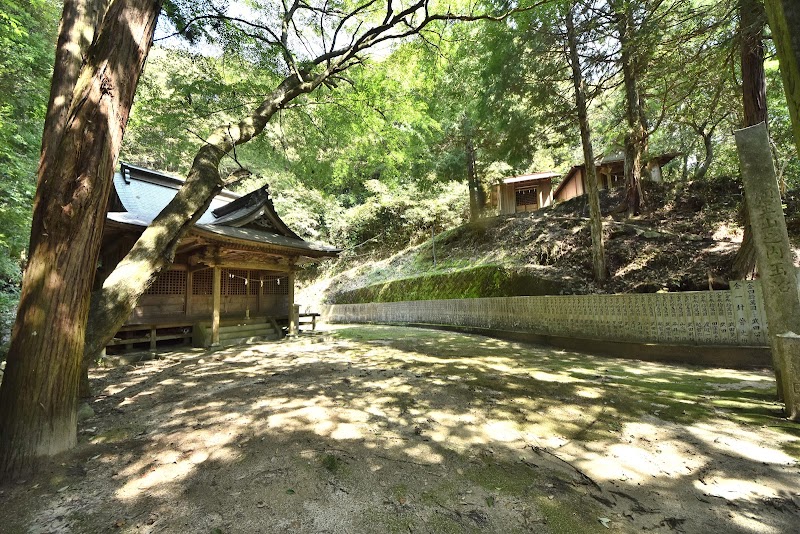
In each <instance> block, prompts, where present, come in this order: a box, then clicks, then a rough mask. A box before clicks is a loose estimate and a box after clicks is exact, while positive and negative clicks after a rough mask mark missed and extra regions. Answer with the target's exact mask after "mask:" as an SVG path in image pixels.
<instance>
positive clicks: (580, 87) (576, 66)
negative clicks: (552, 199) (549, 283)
mask: <svg viewBox="0 0 800 534" xmlns="http://www.w3.org/2000/svg"><path fill="white" fill-rule="evenodd" d="M575 7H577V4H576V5H575V6H569V7H568V8H567V13H566V27H567V47H568V49H569V59H570V64H571V66H572V84H573V86H574V87H575V107H576V108H577V112H578V125H579V126H580V130H581V144H582V145H583V163H584V166H585V168H586V185H587V187H588V191H587V193H588V195H589V229H590V231H591V235H592V268H593V271H594V279H595V281H596V282H597V283H598V284H602V283H604V282H605V281H606V278H607V276H608V267H607V266H606V254H605V247H604V245H603V220H602V214H601V213H600V195H599V192H598V190H597V169H596V167H595V164H594V150H593V149H592V133H591V128H590V127H589V116H588V110H587V106H586V88H585V84H584V80H583V73H582V71H581V64H580V57H579V56H578V39H577V36H576V31H575V22H574V20H573V16H572V12H573V9H574V8H575Z"/></svg>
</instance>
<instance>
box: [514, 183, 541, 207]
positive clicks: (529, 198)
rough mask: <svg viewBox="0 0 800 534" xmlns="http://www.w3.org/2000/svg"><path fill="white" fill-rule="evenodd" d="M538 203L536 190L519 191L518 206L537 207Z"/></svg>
mask: <svg viewBox="0 0 800 534" xmlns="http://www.w3.org/2000/svg"><path fill="white" fill-rule="evenodd" d="M537 203H538V199H537V195H536V188H535V187H533V188H529V189H517V206H535V205H536V204H537Z"/></svg>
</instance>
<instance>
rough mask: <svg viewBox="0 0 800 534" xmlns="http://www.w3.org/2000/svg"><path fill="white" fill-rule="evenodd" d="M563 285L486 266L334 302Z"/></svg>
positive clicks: (548, 291)
mask: <svg viewBox="0 0 800 534" xmlns="http://www.w3.org/2000/svg"><path fill="white" fill-rule="evenodd" d="M562 290H563V285H562V284H561V283H559V282H557V281H553V280H547V279H544V278H541V277H539V276H536V275H535V274H532V273H530V272H527V271H524V270H514V269H507V268H505V267H501V266H497V265H483V266H480V267H475V268H471V269H463V270H459V271H450V272H445V273H435V274H426V275H422V276H416V277H413V278H403V279H400V280H392V281H390V282H385V283H381V284H374V285H371V286H366V287H362V288H359V289H355V290H352V291H344V292H341V293H336V294H334V295H332V296H331V297H330V302H331V303H332V304H359V303H364V302H400V301H406V300H446V299H467V298H480V297H517V296H539V295H558V294H560V293H561V292H562Z"/></svg>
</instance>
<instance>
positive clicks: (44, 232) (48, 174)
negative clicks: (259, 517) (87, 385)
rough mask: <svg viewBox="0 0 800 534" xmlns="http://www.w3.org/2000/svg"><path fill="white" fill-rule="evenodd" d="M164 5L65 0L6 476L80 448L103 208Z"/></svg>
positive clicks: (6, 410) (10, 409)
mask: <svg viewBox="0 0 800 534" xmlns="http://www.w3.org/2000/svg"><path fill="white" fill-rule="evenodd" d="M160 8H161V3H160V1H155V2H154V1H153V0H120V1H117V2H106V1H104V0H93V1H90V2H83V1H76V0H67V1H66V2H65V3H64V10H63V13H62V20H61V26H60V28H59V37H58V42H57V48H56V61H55V67H54V71H53V79H52V84H51V90H50V101H49V104H48V113H47V118H46V121H45V127H44V134H43V136H42V151H41V157H40V160H39V170H38V185H37V190H36V196H35V198H34V209H33V224H32V229H31V239H30V245H29V261H28V266H27V268H26V270H25V275H24V277H23V281H22V293H21V297H20V304H19V309H18V312H17V320H16V323H15V325H14V329H13V331H12V337H11V345H10V348H9V352H8V359H7V367H6V372H5V375H4V377H3V383H2V386H0V479H9V478H13V477H16V476H19V475H21V474H23V473H25V472H27V471H29V470H30V469H31V468H32V467H33V466H34V464H35V462H36V460H37V458H39V457H41V456H50V455H53V454H56V453H58V452H60V451H63V450H65V449H68V448H70V447H72V446H74V445H75V443H76V441H77V437H76V404H77V394H78V377H79V371H80V363H81V357H82V355H83V345H84V330H85V326H86V318H87V315H88V313H89V294H90V291H91V287H92V282H93V278H94V272H95V266H96V264H97V258H98V255H99V251H100V242H101V240H100V236H101V235H102V232H103V224H104V221H105V209H106V204H107V201H108V194H109V191H110V188H111V178H112V176H113V174H114V167H115V165H116V160H117V155H118V154H119V149H120V144H121V142H122V136H123V133H124V131H125V126H126V124H127V122H128V114H129V112H130V108H131V104H132V102H133V95H134V91H135V89H136V85H137V83H138V80H139V74H140V73H141V71H142V68H143V65H144V61H145V58H146V57H147V53H148V51H149V49H150V44H151V42H152V36H153V32H154V29H155V24H156V19H157V17H158V13H159V11H160Z"/></svg>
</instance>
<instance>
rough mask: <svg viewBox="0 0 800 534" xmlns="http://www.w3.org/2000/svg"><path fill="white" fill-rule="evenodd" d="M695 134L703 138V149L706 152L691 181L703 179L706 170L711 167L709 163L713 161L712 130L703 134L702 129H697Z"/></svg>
mask: <svg viewBox="0 0 800 534" xmlns="http://www.w3.org/2000/svg"><path fill="white" fill-rule="evenodd" d="M697 133H699V134H700V137H702V138H703V147H704V148H705V151H706V157H705V158H704V159H703V163H701V164H700V167H699V168H698V169H697V171H696V172H695V173H694V176H693V177H692V179H693V180H702V179H703V178H705V176H706V173H707V172H708V168H709V167H710V166H711V162H712V161H714V143H713V140H712V138H713V136H714V129H713V128H712V129H711V131H709V132H703V131H702V129H699V130H698V132H697Z"/></svg>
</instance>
